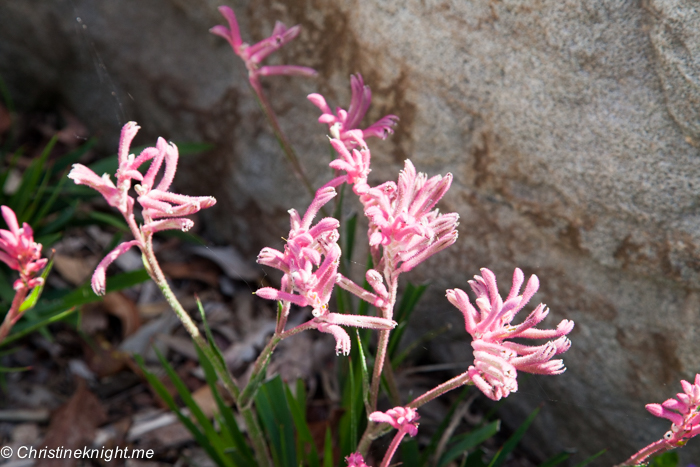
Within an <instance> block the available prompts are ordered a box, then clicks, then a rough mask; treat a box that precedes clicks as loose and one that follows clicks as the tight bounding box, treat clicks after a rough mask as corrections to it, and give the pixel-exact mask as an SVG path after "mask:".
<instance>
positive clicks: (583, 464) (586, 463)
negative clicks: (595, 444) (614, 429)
mask: <svg viewBox="0 0 700 467" xmlns="http://www.w3.org/2000/svg"><path fill="white" fill-rule="evenodd" d="M606 451H607V449H603V450H602V451H600V452H597V453H595V454H593V455H592V456H591V457H589V458H588V459H586V460H584V461H583V462H581V463H579V464H576V466H575V467H585V466H586V465H588V464H590V463H591V462H593V461H594V460H596V459H597V458H598V457H600V456H602V455H603V454H605V452H606Z"/></svg>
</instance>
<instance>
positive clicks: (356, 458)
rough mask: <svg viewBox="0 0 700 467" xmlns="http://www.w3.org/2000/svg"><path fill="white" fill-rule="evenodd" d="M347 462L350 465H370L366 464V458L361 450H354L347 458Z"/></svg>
mask: <svg viewBox="0 0 700 467" xmlns="http://www.w3.org/2000/svg"><path fill="white" fill-rule="evenodd" d="M345 462H347V463H348V467H370V466H368V465H367V464H365V459H364V457H362V454H360V453H359V452H354V453H352V454H350V455H349V456H348V457H346V458H345Z"/></svg>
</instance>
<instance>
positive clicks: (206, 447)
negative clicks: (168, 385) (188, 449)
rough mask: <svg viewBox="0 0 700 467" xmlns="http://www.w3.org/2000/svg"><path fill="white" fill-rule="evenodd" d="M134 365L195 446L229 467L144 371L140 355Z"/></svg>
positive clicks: (152, 377) (221, 466) (225, 466)
mask: <svg viewBox="0 0 700 467" xmlns="http://www.w3.org/2000/svg"><path fill="white" fill-rule="evenodd" d="M135 358H136V363H137V364H138V365H139V367H141V371H143V374H144V375H145V376H146V380H147V381H148V384H149V385H150V386H151V387H152V388H153V390H154V391H155V392H156V394H157V395H158V397H160V399H161V400H162V401H163V402H165V405H167V406H168V408H169V409H170V411H171V412H173V413H174V414H175V415H176V416H177V418H178V419H179V420H180V423H182V424H183V425H184V426H185V428H187V430H188V431H189V432H190V433H192V436H193V437H194V439H195V441H197V444H199V445H200V446H201V447H202V448H203V449H204V450H205V451H206V452H207V454H208V455H209V457H210V458H211V459H212V460H213V461H214V462H215V463H216V465H218V466H219V467H229V465H230V464H229V463H226V462H225V461H224V460H223V459H222V458H221V456H220V455H219V453H218V452H216V450H215V449H214V447H213V446H212V445H211V443H210V442H209V440H208V439H207V437H206V436H205V435H204V433H202V431H201V430H200V429H199V428H198V427H197V425H195V424H194V422H192V420H190V419H189V417H187V416H185V415H184V414H183V413H182V411H181V410H180V408H179V407H178V406H177V404H175V400H174V399H173V397H172V396H171V395H170V393H169V392H168V390H167V389H165V386H164V385H163V383H161V382H160V380H159V379H158V378H157V377H156V376H155V375H154V374H153V373H151V372H149V371H148V370H147V369H146V365H145V363H144V361H143V358H141V356H140V355H136V357H135Z"/></svg>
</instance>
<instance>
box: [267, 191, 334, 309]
mask: <svg viewBox="0 0 700 467" xmlns="http://www.w3.org/2000/svg"><path fill="white" fill-rule="evenodd" d="M335 195H336V192H335V189H333V188H321V189H319V190H318V191H317V192H316V196H315V197H314V200H313V202H312V203H311V205H310V206H309V209H308V210H307V211H306V213H305V214H304V217H303V218H302V217H300V216H299V213H297V211H296V210H294V209H290V210H289V214H290V218H291V229H290V231H289V236H288V238H287V242H286V245H285V247H284V253H283V252H280V251H278V250H275V249H273V248H263V249H262V250H261V251H260V254H259V255H258V263H260V264H264V265H266V266H270V267H273V268H276V269H279V270H281V271H282V272H284V276H283V277H282V286H281V289H280V290H277V289H273V288H271V287H264V288H261V289H258V290H257V291H256V294H257V295H259V296H260V297H262V298H266V299H268V300H284V301H288V302H292V303H294V304H296V305H298V306H302V307H303V306H312V307H313V313H314V316H320V315H322V314H325V312H326V311H327V308H328V301H329V300H330V296H331V292H332V290H333V287H334V286H335V281H336V275H337V272H338V264H339V261H338V260H339V258H340V247H339V246H338V243H337V241H338V238H339V236H340V235H339V233H338V226H339V225H340V223H339V222H338V221H337V220H336V219H333V218H332V217H327V218H324V219H321V220H320V221H319V222H318V223H317V224H316V225H314V226H311V223H312V221H313V219H314V217H316V214H318V212H319V210H320V209H321V207H322V206H323V205H324V204H326V203H327V202H328V201H330V200H331V199H333V197H335ZM294 292H296V293H294Z"/></svg>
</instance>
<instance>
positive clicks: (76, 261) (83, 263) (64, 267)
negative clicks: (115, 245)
mask: <svg viewBox="0 0 700 467" xmlns="http://www.w3.org/2000/svg"><path fill="white" fill-rule="evenodd" d="M98 261H99V260H98V259H97V258H76V257H73V256H67V255H62V254H58V253H57V254H56V255H54V258H53V267H54V269H56V270H57V271H58V272H59V274H61V277H63V278H64V279H65V280H66V281H68V282H70V283H71V284H72V285H81V284H84V283H85V281H86V280H88V279H89V278H90V277H91V276H92V272H93V271H94V270H95V266H97V262H98Z"/></svg>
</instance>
